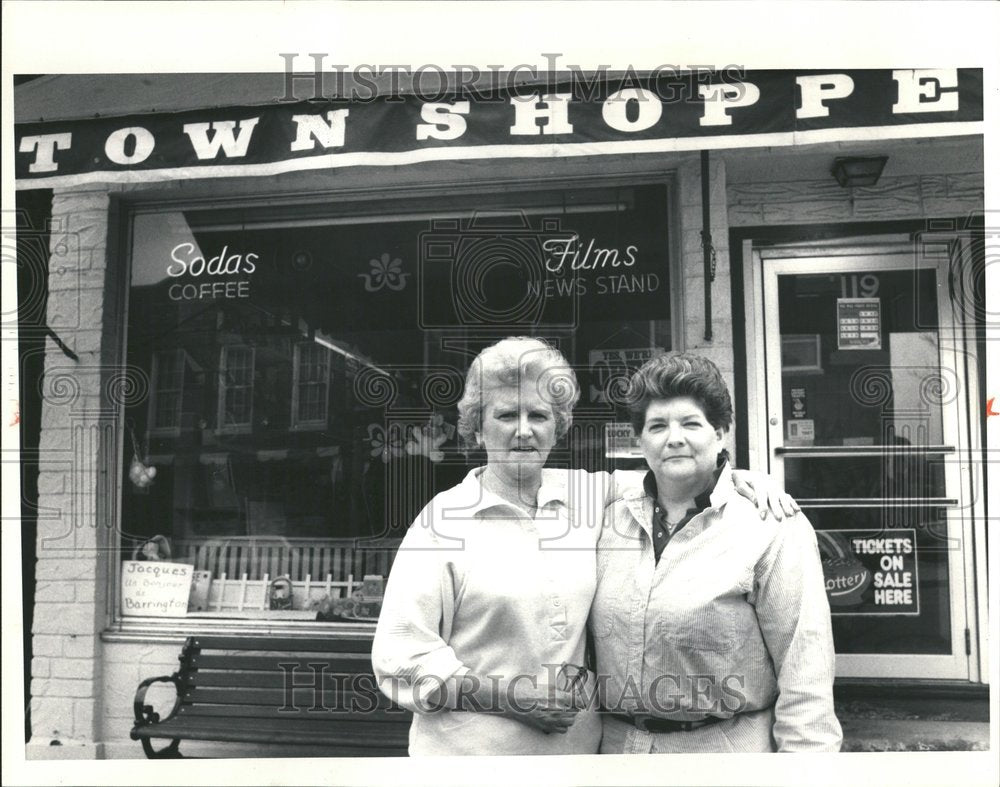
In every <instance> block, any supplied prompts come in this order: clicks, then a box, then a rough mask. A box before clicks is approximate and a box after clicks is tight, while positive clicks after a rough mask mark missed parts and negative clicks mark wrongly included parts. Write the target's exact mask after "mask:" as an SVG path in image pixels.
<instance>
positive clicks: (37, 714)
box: [31, 695, 73, 738]
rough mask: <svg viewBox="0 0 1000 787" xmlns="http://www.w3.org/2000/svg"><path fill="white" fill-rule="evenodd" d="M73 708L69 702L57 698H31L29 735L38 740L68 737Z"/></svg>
mask: <svg viewBox="0 0 1000 787" xmlns="http://www.w3.org/2000/svg"><path fill="white" fill-rule="evenodd" d="M72 714H73V707H72V704H71V702H70V701H69V700H66V699H63V698H57V697H40V696H37V695H35V696H33V697H32V698H31V733H32V736H33V737H38V738H59V737H64V736H69V735H71V734H72V729H73V715H72Z"/></svg>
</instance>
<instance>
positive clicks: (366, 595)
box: [121, 185, 671, 621]
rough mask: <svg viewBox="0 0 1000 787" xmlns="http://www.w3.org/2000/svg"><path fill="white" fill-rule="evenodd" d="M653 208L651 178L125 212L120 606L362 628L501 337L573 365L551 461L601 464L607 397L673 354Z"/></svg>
mask: <svg viewBox="0 0 1000 787" xmlns="http://www.w3.org/2000/svg"><path fill="white" fill-rule="evenodd" d="M667 217H668V205H667V191H666V188H665V187H664V186H662V185H655V186H654V185H651V186H636V187H629V188H592V189H575V190H571V191H570V190H560V191H546V192H541V191H538V192H530V193H519V194H513V195H511V194H505V195H502V196H496V195H480V196H463V197H461V198H458V197H455V198H437V199H435V200H415V199H410V200H405V201H404V200H402V199H400V200H391V201H389V200H387V201H382V202H379V203H372V202H346V203H344V204H342V205H338V206H336V208H331V207H330V206H310V207H303V206H294V207H292V206H272V207H268V208H261V207H245V208H244V207H241V208H238V209H233V208H219V209H206V208H198V209H190V210H184V211H180V210H163V211H149V212H138V213H137V214H136V215H135V216H134V217H133V220H132V247H131V286H130V290H129V299H128V315H129V316H128V333H127V362H128V364H129V365H130V366H131V367H133V368H136V369H139V370H142V371H143V372H144V373H145V374H146V375H148V377H149V382H150V384H149V391H150V395H149V399H148V400H147V401H146V402H143V403H141V404H138V405H136V406H132V407H128V408H127V409H126V411H125V414H124V416H125V424H126V427H127V432H128V437H127V439H126V440H125V456H124V462H123V465H124V466H123V493H122V532H123V542H122V556H123V571H124V572H125V574H124V576H123V582H122V588H121V590H122V613H123V615H125V616H126V617H128V616H136V615H139V616H163V615H166V616H171V617H178V616H187V617H193V616H209V617H213V616H214V617H236V618H255V617H262V618H284V619H316V618H317V616H319V617H320V619H325V620H333V621H338V620H366V619H374V618H375V617H376V616H377V612H378V603H379V599H380V596H381V588H382V583H383V581H384V579H385V577H386V576H387V575H388V573H389V570H390V569H391V565H392V559H393V555H394V552H395V549H396V547H397V546H398V543H399V540H400V539H401V538H402V535H403V533H404V532H405V529H406V528H407V527H408V526H409V524H410V522H412V520H413V518H414V517H415V515H416V514H417V513H418V512H419V510H420V508H421V507H422V506H423V505H424V504H425V503H426V502H427V500H429V499H430V497H431V496H433V495H434V494H435V493H436V492H438V491H441V490H442V489H445V488H447V487H449V486H451V485H453V484H455V483H457V482H458V481H459V480H461V478H462V477H463V476H464V475H465V473H466V472H467V471H468V469H469V467H470V466H471V465H474V464H478V463H479V462H480V461H481V459H482V457H477V456H475V455H474V454H473V455H468V456H467V455H466V454H465V452H464V451H463V450H462V447H461V446H460V445H459V443H458V438H457V434H456V428H455V425H456V421H457V413H456V404H457V402H458V399H459V397H460V396H461V392H462V387H463V382H464V375H465V371H466V369H467V368H468V364H469V362H470V361H471V359H472V358H473V357H474V356H475V354H476V353H477V352H478V351H479V350H480V349H482V348H483V347H484V346H486V345H487V344H490V343H492V342H494V341H496V340H498V339H500V338H502V337H504V336H507V335H511V334H531V335H538V336H543V337H545V338H546V339H548V340H550V341H552V342H553V343H555V344H557V345H558V346H559V347H560V349H561V350H562V351H563V352H564V353H565V354H566V356H567V357H568V358H569V359H570V360H571V361H572V362H573V364H574V365H575V366H576V369H577V374H578V377H579V380H580V384H581V387H582V389H583V395H582V398H581V402H580V407H579V409H578V417H577V424H576V425H575V427H574V432H573V433H571V435H570V436H569V437H568V438H567V440H566V442H565V444H564V445H562V446H560V447H558V449H557V451H556V452H554V454H553V458H552V460H550V461H552V462H555V463H558V464H564V465H565V464H569V465H573V466H584V467H590V468H591V469H596V468H597V467H599V466H600V467H603V466H607V462H608V461H609V457H614V456H617V455H619V454H618V453H616V450H617V449H616V446H615V445H613V444H612V443H613V440H614V439H615V435H614V434H613V430H611V429H609V428H607V427H608V425H609V424H611V423H612V422H614V421H615V420H618V419H616V413H615V412H614V410H613V408H612V407H611V406H610V405H609V404H608V400H609V392H611V391H613V390H614V388H615V386H616V385H618V384H620V381H621V378H622V377H623V376H625V375H627V374H628V371H629V370H630V369H632V368H634V367H636V366H638V365H639V364H641V362H642V361H643V360H644V359H645V358H646V357H648V355H649V354H650V353H651V352H652V351H654V349H661V350H665V349H670V347H671V332H670V307H669V304H670V298H669V266H668V253H667V249H668V237H667V229H666V227H667V223H668V221H667ZM626 442H627V440H626ZM157 537H160V538H157ZM133 557H134V558H136V559H138V560H137V561H136V562H133V560H132V558H133ZM141 558H147V560H145V561H143V560H141ZM150 558H152V560H150ZM143 563H145V565H143ZM164 563H169V564H170V565H171V566H173V567H174V568H175V569H176V570H175V571H169V570H167V569H164V570H162V571H159V572H156V571H153V567H154V564H155V565H160V564H164ZM285 578H287V580H288V581H290V583H291V603H290V604H289V603H287V598H286V596H287V583H286V582H285V581H284V579H285ZM276 580H280V581H279V582H278V583H277V584H275V581H276ZM185 583H187V584H185ZM170 593H172V594H173V597H172V598H173V601H172V602H168V601H166V600H165V599H166V598H167V596H168V595H169V594H170ZM185 594H186V595H185ZM181 595H184V598H183V599H181V598H180V597H181Z"/></svg>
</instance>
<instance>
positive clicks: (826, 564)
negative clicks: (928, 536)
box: [816, 528, 920, 615]
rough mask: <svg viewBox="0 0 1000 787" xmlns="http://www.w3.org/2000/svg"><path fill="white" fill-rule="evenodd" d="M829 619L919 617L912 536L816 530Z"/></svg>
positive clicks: (909, 531) (914, 538)
mask: <svg viewBox="0 0 1000 787" xmlns="http://www.w3.org/2000/svg"><path fill="white" fill-rule="evenodd" d="M816 539H817V541H818V542H819V548H820V555H821V558H822V563H823V580H824V582H825V583H826V595H827V598H828V599H829V601H830V612H831V614H834V615H919V614H920V598H919V593H918V589H919V584H918V577H917V531H916V530H913V529H912V528H910V529H906V528H900V529H898V530H897V529H893V530H884V531H876V532H872V531H868V530H818V531H817V532H816Z"/></svg>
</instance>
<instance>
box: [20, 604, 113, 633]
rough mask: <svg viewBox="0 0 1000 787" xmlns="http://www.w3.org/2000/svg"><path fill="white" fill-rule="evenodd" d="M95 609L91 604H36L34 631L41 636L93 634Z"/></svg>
mask: <svg viewBox="0 0 1000 787" xmlns="http://www.w3.org/2000/svg"><path fill="white" fill-rule="evenodd" d="M94 618H95V615H94V608H93V606H92V605H90V604H36V605H35V618H34V621H33V624H32V630H33V631H35V632H37V633H39V634H93V633H94V631H95V629H96V625H97V624H96V621H95V619H94Z"/></svg>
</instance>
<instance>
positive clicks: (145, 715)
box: [132, 672, 181, 727]
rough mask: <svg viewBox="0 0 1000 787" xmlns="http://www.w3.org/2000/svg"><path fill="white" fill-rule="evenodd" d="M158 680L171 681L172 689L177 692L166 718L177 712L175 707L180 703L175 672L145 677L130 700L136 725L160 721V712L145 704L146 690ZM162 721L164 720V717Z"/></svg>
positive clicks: (178, 684) (178, 682)
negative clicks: (155, 676) (133, 697)
mask: <svg viewBox="0 0 1000 787" xmlns="http://www.w3.org/2000/svg"><path fill="white" fill-rule="evenodd" d="M159 681H163V682H165V683H173V684H174V691H175V692H176V693H177V696H176V698H175V699H174V707H173V708H171V710H170V714H169V715H168V716H167V719H169V718H171V717H172V716H173V715H174V713H176V712H177V708H178V706H179V705H180V704H181V690H180V680H179V679H178V676H177V673H176V672H175V673H174V674H173V675H161V676H160V677H158V678H146V680H144V681H143V682H142V683H140V684H139V688H137V689H136V690H135V699H134V700H133V701H132V708H133V710H134V711H135V726H136V727H143V726H145V725H147V724H156V723H157V722H158V721H160V714H158V713H157V712H156V711H154V710H153V706H152V705H146V704H145V702H146V691H147V690H148V689H149V687H150V686H152V685H153V684H154V683H157V682H159ZM164 721H166V719H164Z"/></svg>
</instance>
